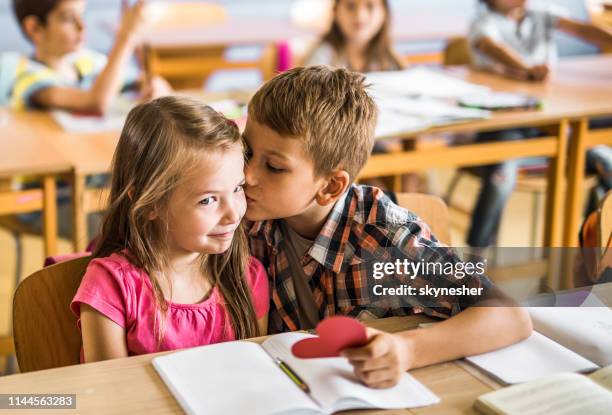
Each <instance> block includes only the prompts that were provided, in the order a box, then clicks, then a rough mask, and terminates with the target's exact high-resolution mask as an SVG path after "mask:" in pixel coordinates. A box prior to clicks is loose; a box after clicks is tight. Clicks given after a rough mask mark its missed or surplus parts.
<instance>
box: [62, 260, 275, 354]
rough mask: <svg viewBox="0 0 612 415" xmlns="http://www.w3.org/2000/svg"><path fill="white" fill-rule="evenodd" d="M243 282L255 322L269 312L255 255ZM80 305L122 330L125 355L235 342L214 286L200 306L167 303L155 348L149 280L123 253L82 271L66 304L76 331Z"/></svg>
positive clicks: (264, 283)
mask: <svg viewBox="0 0 612 415" xmlns="http://www.w3.org/2000/svg"><path fill="white" fill-rule="evenodd" d="M246 278H247V281H248V284H249V286H250V288H251V295H252V298H253V306H254V308H255V314H256V316H257V318H258V319H260V318H262V317H264V316H265V315H266V314H267V313H268V309H269V306H270V304H269V303H270V294H269V291H268V276H267V275H266V271H265V270H264V268H263V266H262V265H261V263H260V262H259V261H258V260H257V259H255V258H254V257H251V258H250V260H249V265H248V267H247V273H246ZM81 304H88V305H89V306H91V307H92V308H94V309H96V310H97V311H99V312H100V313H101V314H103V315H105V316H106V317H108V318H109V319H111V320H112V321H114V322H115V323H117V324H118V325H119V326H121V327H122V328H123V329H124V330H125V338H126V342H127V349H128V354H129V355H130V356H131V355H139V354H145V353H153V352H158V351H165V350H175V349H182V348H187V347H195V346H203V345H206V344H212V343H219V342H224V341H230V340H234V339H235V335H234V330H233V328H232V327H231V321H230V318H229V315H228V314H227V312H226V310H225V306H224V304H223V296H222V295H221V293H220V292H219V290H218V288H217V287H215V288H213V290H212V292H211V294H210V295H209V297H208V298H207V299H206V300H204V301H203V302H201V303H197V304H178V303H173V302H168V312H167V319H166V324H165V329H164V338H163V340H162V342H161V344H160V347H159V348H158V347H157V340H156V338H155V334H154V330H153V328H154V325H155V324H156V323H155V317H154V316H155V307H156V304H155V296H154V293H153V287H152V285H151V280H150V278H149V276H148V275H147V273H146V272H145V271H144V270H142V269H141V268H138V267H137V266H135V265H134V264H132V263H131V262H130V261H129V260H128V259H127V258H126V256H124V254H118V253H115V254H112V255H111V256H109V257H106V258H97V259H94V260H92V261H91V263H90V264H89V266H88V267H87V271H86V273H85V276H84V277H83V280H82V282H81V285H80V287H79V289H78V291H77V293H76V295H75V296H74V299H73V300H72V303H71V304H70V308H71V309H72V311H73V312H74V313H75V314H76V315H77V317H79V320H78V326H79V328H80V327H81V319H80V314H81V307H80V306H81ZM159 313H160V312H159V311H158V315H161V314H159Z"/></svg>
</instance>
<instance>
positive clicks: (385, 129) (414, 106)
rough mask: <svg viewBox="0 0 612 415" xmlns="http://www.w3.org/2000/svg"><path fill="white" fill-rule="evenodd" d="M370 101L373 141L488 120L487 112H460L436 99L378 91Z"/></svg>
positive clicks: (456, 108)
mask: <svg viewBox="0 0 612 415" xmlns="http://www.w3.org/2000/svg"><path fill="white" fill-rule="evenodd" d="M374 100H375V101H376V105H377V106H378V109H379V119H378V123H377V126H376V137H381V136H390V135H393V134H399V133H406V132H412V131H418V130H424V129H426V128H428V127H432V126H441V125H446V124H450V123H454V122H460V121H468V120H478V119H485V118H489V117H490V116H491V112H490V111H485V110H480V109H474V108H463V107H459V106H457V105H453V104H450V103H448V102H446V101H443V100H440V99H432V98H410V97H400V96H397V95H392V94H390V93H381V92H380V91H379V92H378V93H376V95H374Z"/></svg>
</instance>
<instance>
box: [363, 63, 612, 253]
mask: <svg viewBox="0 0 612 415" xmlns="http://www.w3.org/2000/svg"><path fill="white" fill-rule="evenodd" d="M610 68H612V56H610V55H596V56H589V57H581V58H571V59H564V60H562V61H560V62H559V64H558V65H557V67H556V68H554V70H553V73H552V76H551V79H550V80H549V81H548V82H546V83H528V82H518V81H513V80H509V79H505V78H502V77H500V76H496V75H492V74H487V73H482V72H476V71H472V70H469V69H467V68H455V69H452V70H449V73H451V74H454V75H456V76H457V77H459V78H462V79H465V80H467V81H469V82H474V83H477V84H482V85H486V86H488V87H490V88H492V89H494V90H496V91H509V92H515V93H518V92H521V93H526V94H530V95H534V96H537V97H539V98H540V99H541V100H542V101H543V102H544V108H543V109H542V110H537V111H536V110H532V111H510V112H499V113H495V114H494V115H493V116H492V117H491V118H490V119H487V120H482V121H474V122H466V123H461V124H453V125H449V126H444V127H436V128H431V129H428V130H426V131H416V132H411V133H409V134H404V135H403V137H404V138H413V137H416V136H418V135H420V134H423V133H458V132H470V131H471V132H476V131H478V132H480V131H492V130H501V129H507V128H523V127H537V128H541V129H545V130H546V131H547V132H548V134H549V136H547V137H541V138H535V139H529V140H521V141H515V142H491V143H484V144H482V143H480V144H479V143H475V144H469V145H465V146H456V147H443V148H433V149H432V148H428V149H421V150H416V151H407V152H399V153H392V154H376V155H373V156H372V157H371V158H370V160H369V162H368V164H367V165H366V167H365V169H364V170H363V171H362V172H361V177H376V176H384V175H392V174H400V173H411V172H415V171H423V170H427V169H430V168H434V167H451V166H452V167H463V166H474V165H482V164H486V163H493V162H500V161H504V160H508V159H512V158H518V157H534V156H544V157H549V158H550V159H551V164H550V168H549V172H548V179H549V181H548V184H549V187H548V194H547V208H546V218H547V220H546V227H545V233H544V235H545V241H544V246H553V247H556V246H577V242H578V241H577V233H578V227H579V224H580V217H581V213H582V212H581V207H582V206H583V201H584V199H583V194H584V157H585V152H586V149H587V148H589V147H593V146H595V145H598V144H607V145H612V128H610V129H603V130H590V129H589V124H588V123H589V121H590V120H592V119H595V118H602V117H612V98H611V97H612V75H611V73H610ZM568 137H569V138H570V140H569V144H568ZM568 146H569V149H568ZM568 151H569V154H568ZM567 157H569V160H570V164H569V181H568V184H567V189H565V173H566V164H567V163H566V160H567ZM564 209H565V212H564Z"/></svg>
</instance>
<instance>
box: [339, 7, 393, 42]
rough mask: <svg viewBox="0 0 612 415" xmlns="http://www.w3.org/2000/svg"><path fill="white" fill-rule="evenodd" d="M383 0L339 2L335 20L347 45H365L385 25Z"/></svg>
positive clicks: (385, 13) (385, 14) (385, 11)
mask: <svg viewBox="0 0 612 415" xmlns="http://www.w3.org/2000/svg"><path fill="white" fill-rule="evenodd" d="M386 16H387V10H386V9H385V5H384V3H383V0H339V1H338V3H337V4H336V8H335V19H336V22H337V23H338V26H339V27H340V30H341V31H342V34H343V35H344V37H345V38H346V41H347V42H348V43H352V44H356V45H366V44H367V43H368V42H370V40H372V38H374V36H376V34H377V33H378V32H379V31H380V29H381V28H382V27H383V24H384V23H385V18H386Z"/></svg>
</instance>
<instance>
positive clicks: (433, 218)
mask: <svg viewBox="0 0 612 415" xmlns="http://www.w3.org/2000/svg"><path fill="white" fill-rule="evenodd" d="M396 196H397V203H398V205H400V206H401V207H403V208H405V209H408V210H409V211H411V212H413V213H415V214H416V215H418V216H419V217H420V218H421V219H423V220H424V221H425V223H427V224H428V225H429V227H430V228H431V230H432V231H433V233H434V235H435V236H436V238H438V240H439V241H440V242H442V243H444V244H447V245H450V221H449V215H448V206H446V203H444V201H443V200H442V199H440V198H439V197H438V196H434V195H428V194H423V193H398V194H397V195H396Z"/></svg>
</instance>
